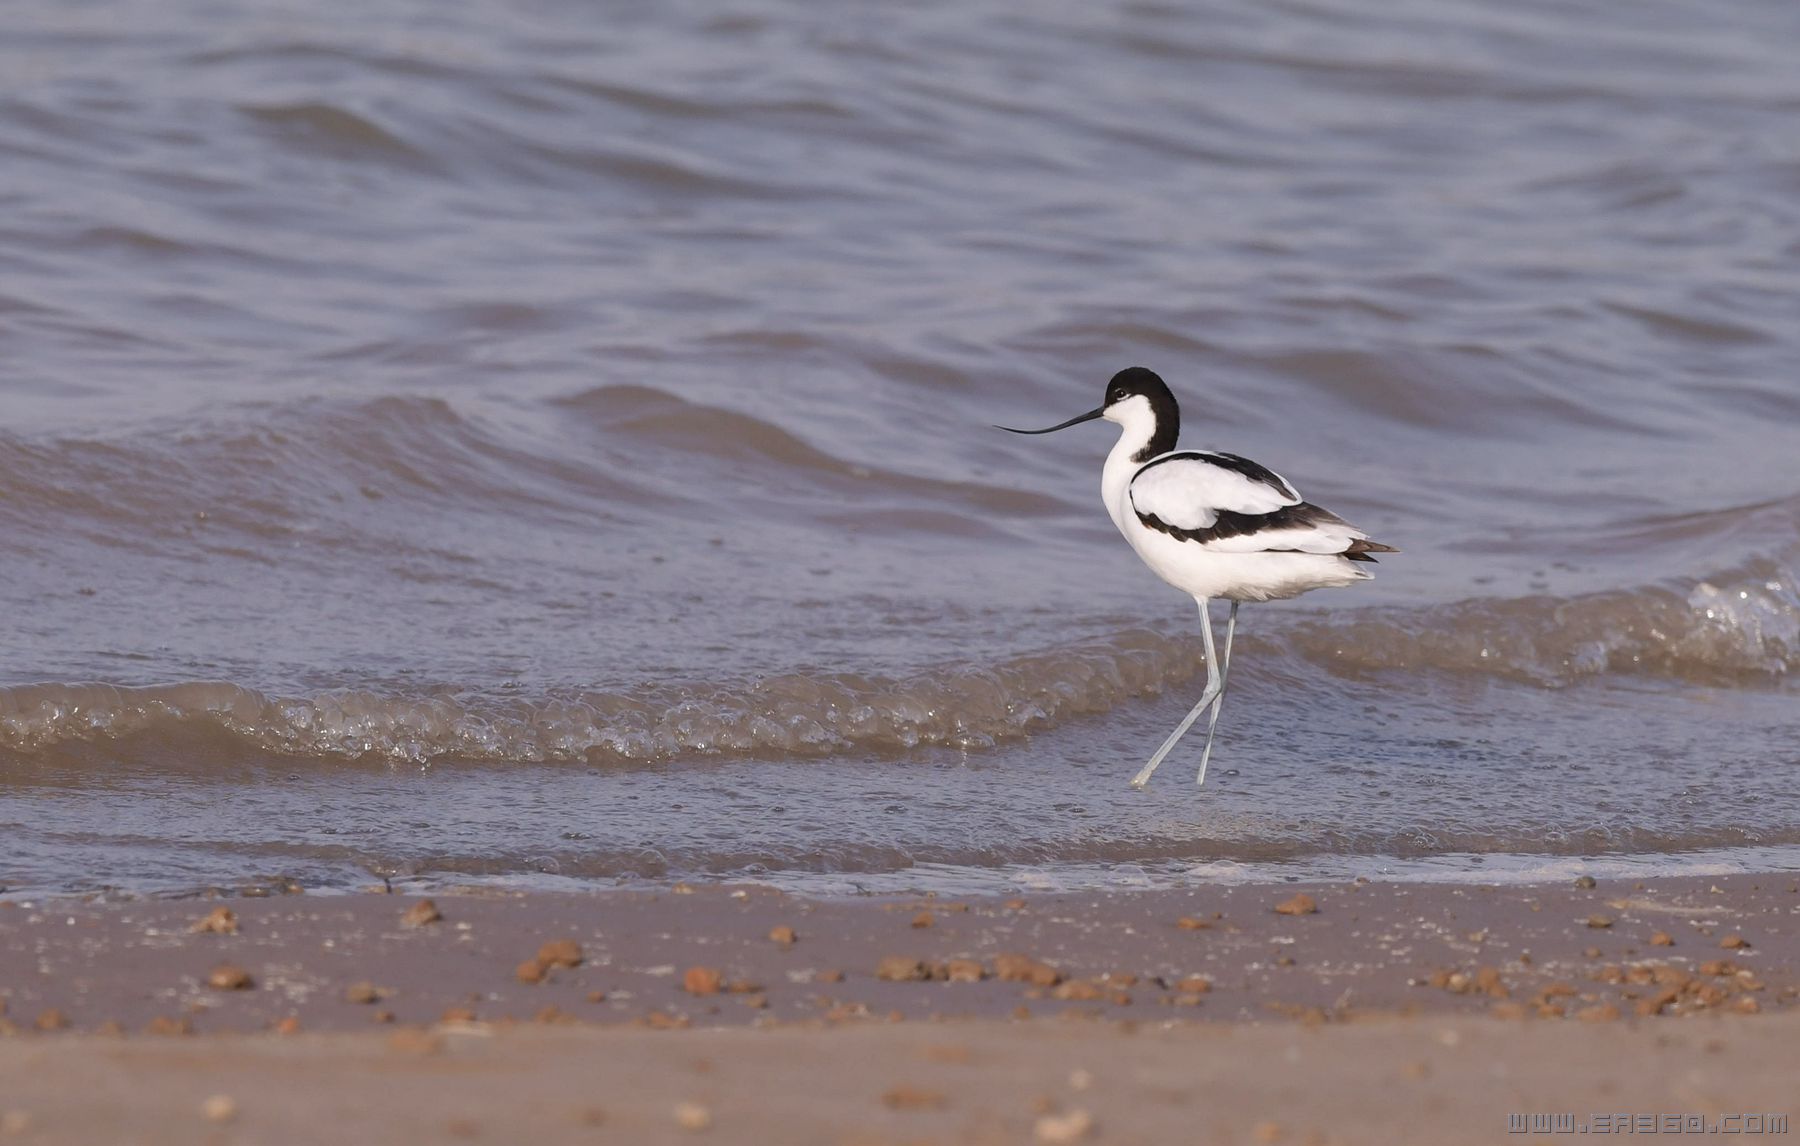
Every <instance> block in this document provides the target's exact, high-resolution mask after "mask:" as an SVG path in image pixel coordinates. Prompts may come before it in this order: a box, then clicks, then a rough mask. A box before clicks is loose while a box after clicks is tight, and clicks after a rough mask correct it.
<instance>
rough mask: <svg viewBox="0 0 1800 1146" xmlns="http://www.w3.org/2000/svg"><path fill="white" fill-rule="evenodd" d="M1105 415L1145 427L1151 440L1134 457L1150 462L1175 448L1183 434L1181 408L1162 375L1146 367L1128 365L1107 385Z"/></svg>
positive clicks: (1107, 418)
mask: <svg viewBox="0 0 1800 1146" xmlns="http://www.w3.org/2000/svg"><path fill="white" fill-rule="evenodd" d="M1101 411H1102V413H1101V415H1100V416H1101V417H1103V418H1105V419H1106V420H1107V421H1109V422H1117V423H1119V424H1120V425H1122V426H1125V427H1127V429H1128V430H1129V429H1130V428H1131V427H1133V426H1135V425H1141V426H1144V427H1145V428H1146V429H1147V430H1148V432H1149V435H1150V440H1149V441H1148V442H1147V443H1146V444H1145V445H1144V448H1143V449H1141V450H1139V451H1138V452H1137V453H1135V454H1133V455H1132V457H1133V458H1134V459H1135V460H1137V461H1140V462H1147V461H1149V460H1150V459H1151V458H1154V457H1156V456H1157V455H1159V454H1166V453H1168V452H1169V451H1170V450H1172V449H1174V448H1175V442H1176V439H1178V438H1179V437H1180V436H1181V408H1180V407H1178V406H1177V405H1176V404H1175V395H1173V394H1171V393H1170V392H1169V386H1168V384H1167V383H1166V382H1164V381H1163V380H1162V375H1160V374H1158V373H1157V372H1156V371H1154V370H1147V369H1145V368H1144V367H1142V366H1127V367H1126V368H1125V369H1123V370H1121V371H1119V372H1118V373H1117V374H1114V375H1113V376H1112V381H1110V382H1108V383H1107V384H1106V404H1105V405H1104V406H1102V407H1101Z"/></svg>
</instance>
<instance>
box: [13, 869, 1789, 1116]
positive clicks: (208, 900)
mask: <svg viewBox="0 0 1800 1146" xmlns="http://www.w3.org/2000/svg"><path fill="white" fill-rule="evenodd" d="M1586 882H1587V881H1585V880H1584V881H1581V883H1578V884H1562V885H1556V886H1514V887H1497V886H1479V885H1470V886H1455V885H1421V884H1404V883H1392V884H1387V883H1348V884H1328V885H1319V884H1246V885H1239V886H1233V887H1211V888H1197V889H1194V890H1191V891H1180V892H1169V891H1145V892H1127V893H1071V894H1044V895H1029V896H1024V897H1020V898H1013V899H1004V900H1002V899H966V900H949V899H944V898H939V897H929V896H925V897H906V898H893V899H833V900H812V899H803V898H798V897H794V896H790V895H784V894H781V893H778V892H774V891H770V890H768V889H765V888H759V887H721V886H704V887H694V888H676V889H674V890H670V891H660V892H627V891H619V892H609V893H599V894H587V895H547V894H497V893H491V892H490V893H485V894H475V893H456V892H451V893H449V894H434V895H433V896H432V897H431V898H430V900H429V902H427V901H425V900H422V899H420V898H417V897H411V896H404V895H391V894H379V893H364V894H353V895H334V896H326V895H308V894H306V893H304V891H302V890H300V889H296V888H289V889H287V890H286V893H283V889H280V888H269V887H253V888H247V889H236V891H235V892H232V893H223V892H221V893H219V894H217V895H216V896H213V897H204V898H189V899H180V900H138V901H129V902H114V903H99V902H75V901H64V900H59V901H47V902H21V901H18V900H13V901H8V902H7V903H5V904H4V905H3V906H0V998H3V999H4V1001H5V1017H4V1020H3V1021H4V1026H3V1027H0V1030H4V1031H5V1032H6V1034H7V1035H9V1036H11V1037H8V1038H4V1039H0V1117H4V1118H5V1119H6V1120H7V1121H6V1122H5V1127H6V1128H7V1132H8V1133H10V1134H12V1135H14V1136H15V1137H17V1138H18V1139H19V1140H20V1141H42V1142H75V1141H101V1140H115V1141H125V1140H132V1141H144V1142H162V1141H170V1142H173V1141H190V1140H193V1138H194V1137H195V1136H196V1135H197V1134H202V1133H205V1134H209V1135H212V1136H213V1137H214V1138H216V1139H217V1140H220V1141H264V1140H267V1141H302V1140H313V1139H317V1140H321V1141H322V1140H327V1139H329V1140H332V1141H345V1140H363V1141H398V1140H430V1139H434V1138H444V1139H453V1140H471V1141H496V1142H499V1141H525V1140H529V1141H545V1142H552V1141H554V1142H560V1141H606V1140H616V1141H638V1142H643V1141H664V1140H678V1139H683V1138H687V1137H691V1136H693V1135H695V1134H698V1133H710V1134H712V1135H714V1136H715V1137H717V1138H720V1139H723V1140H729V1141H746V1142H831V1143H839V1142H910V1141H938V1142H987V1141H995V1142H1000V1141H1026V1140H1032V1139H1033V1138H1034V1137H1035V1138H1036V1140H1039V1141H1052V1142H1053V1141H1087V1140H1093V1141H1106V1142H1140V1141H1141V1142H1152V1141H1172V1140H1186V1141H1221V1142H1233V1141H1245V1142H1280V1141H1293V1142H1388V1141H1395V1140H1408V1139H1411V1140H1426V1139H1427V1138H1428V1139H1429V1140H1431V1141H1438V1142H1462V1141H1468V1142H1481V1141H1491V1140H1494V1139H1496V1138H1498V1137H1500V1136H1502V1135H1506V1134H1508V1133H1509V1129H1508V1124H1507V1116H1508V1115H1509V1114H1518V1115H1521V1116H1523V1115H1528V1114H1531V1113H1538V1114H1544V1115H1549V1114H1562V1113H1567V1114H1571V1115H1573V1116H1574V1117H1575V1118H1576V1119H1577V1120H1582V1119H1586V1118H1588V1117H1589V1116H1590V1115H1594V1116H1599V1115H1605V1117H1606V1118H1609V1119H1610V1118H1612V1117H1614V1116H1616V1115H1620V1114H1631V1115H1633V1116H1635V1115H1637V1114H1639V1113H1643V1114H1646V1115H1651V1114H1654V1115H1658V1116H1660V1115H1664V1114H1670V1113H1674V1114H1687V1115H1692V1116H1693V1117H1695V1118H1700V1119H1709V1118H1710V1119H1715V1120H1716V1119H1720V1118H1726V1117H1728V1116H1736V1115H1751V1114H1754V1115H1758V1116H1761V1115H1765V1114H1766V1115H1777V1116H1785V1115H1787V1114H1788V1113H1789V1111H1788V1110H1787V1108H1786V1106H1784V1105H1783V1104H1784V1103H1787V1102H1789V1101H1790V1100H1791V1094H1792V1083H1791V1079H1792V1072H1791V1069H1790V1068H1789V1067H1788V1066H1786V1065H1785V1064H1786V1063H1788V1062H1789V1061H1790V1060H1791V1054H1789V1053H1788V1051H1787V1049H1786V1048H1790V1047H1791V1046H1792V1045H1793V1039H1794V1037H1795V1035H1796V1033H1797V1032H1800V1027H1797V1026H1796V1023H1800V1017H1796V1016H1794V1015H1792V1014H1789V1013H1784V1012H1791V1011H1792V1010H1793V1009H1794V1005H1795V1002H1796V1000H1797V998H1800V974H1797V971H1800V928H1797V926H1796V924H1797V922H1800V882H1797V881H1796V880H1794V879H1793V878H1790V877H1782V876H1775V877H1758V876H1732V877H1716V878H1704V877H1703V878H1674V879H1655V880H1647V881H1643V882H1621V881H1602V882H1600V883H1598V884H1596V885H1594V886H1591V887H1589V886H1583V885H1582V884H1585V883H1586ZM246 891H247V892H249V893H251V894H244V892H246ZM1548 1125H1549V1124H1546V1126H1548ZM1529 1127H1530V1124H1529V1123H1526V1124H1520V1129H1521V1130H1523V1131H1529Z"/></svg>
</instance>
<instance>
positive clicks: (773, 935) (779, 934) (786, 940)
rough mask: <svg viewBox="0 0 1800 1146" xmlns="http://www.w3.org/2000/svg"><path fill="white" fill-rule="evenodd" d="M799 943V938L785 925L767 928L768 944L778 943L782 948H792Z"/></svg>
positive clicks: (778, 924)
mask: <svg viewBox="0 0 1800 1146" xmlns="http://www.w3.org/2000/svg"><path fill="white" fill-rule="evenodd" d="M799 941H800V936H799V935H798V934H796V933H795V931H794V929H793V928H792V927H789V926H788V925H787V924H785V923H777V924H776V925H775V926H773V927H771V928H769V942H771V943H778V944H780V945H781V946H783V947H792V946H793V945H794V944H796V943H798V942H799Z"/></svg>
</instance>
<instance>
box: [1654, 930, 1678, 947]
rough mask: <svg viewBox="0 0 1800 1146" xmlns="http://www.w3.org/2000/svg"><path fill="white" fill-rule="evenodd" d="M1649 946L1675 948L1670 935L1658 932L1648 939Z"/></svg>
mask: <svg viewBox="0 0 1800 1146" xmlns="http://www.w3.org/2000/svg"><path fill="white" fill-rule="evenodd" d="M1650 946H1652V947H1673V946H1675V937H1674V936H1673V935H1670V934H1669V933H1668V932H1667V931H1658V932H1657V933H1656V934H1655V935H1652V936H1651V937H1650Z"/></svg>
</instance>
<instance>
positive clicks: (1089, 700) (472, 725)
mask: <svg viewBox="0 0 1800 1146" xmlns="http://www.w3.org/2000/svg"><path fill="white" fill-rule="evenodd" d="M1269 621H1270V624H1268V625H1263V624H1261V623H1259V628H1263V629H1264V630H1265V632H1264V633H1263V634H1259V635H1257V636H1254V637H1251V638H1249V639H1247V640H1246V641H1245V645H1246V646H1248V647H1249V648H1250V649H1251V650H1253V651H1252V652H1251V657H1250V660H1249V662H1248V663H1250V664H1251V665H1252V666H1253V667H1252V669H1251V671H1257V667H1255V666H1259V665H1260V664H1261V663H1263V661H1264V658H1266V657H1267V656H1269V655H1270V654H1271V653H1277V654H1279V653H1285V654H1286V655H1287V656H1289V657H1291V658H1295V659H1298V660H1300V661H1303V662H1307V663H1310V664H1313V665H1315V666H1320V667H1324V668H1326V669H1329V670H1331V671H1333V672H1337V673H1351V674H1357V673H1367V672H1378V671H1379V672H1404V671H1421V670H1424V671H1436V672H1449V673H1478V674H1482V675H1491V676H1497V677H1500V678H1503V679H1508V680H1513V681H1517V682H1522V683H1527V684H1532V685H1539V686H1545V687H1560V686H1565V685H1569V684H1573V683H1575V682H1577V681H1580V680H1582V679H1585V678H1591V677H1596V676H1599V675H1602V674H1635V675H1643V676H1650V677H1655V678H1666V679H1669V680H1673V681H1680V682H1690V683H1700V684H1708V685H1734V684H1735V685H1745V686H1751V687H1756V686H1765V687H1766V686H1768V685H1770V684H1775V683H1779V682H1781V681H1782V680H1784V679H1785V678H1786V677H1787V675H1788V673H1789V672H1790V671H1792V670H1793V669H1794V668H1795V667H1796V665H1797V664H1800V591H1797V588H1796V579H1795V577H1794V576H1793V573H1792V570H1791V569H1789V568H1788V567H1787V566H1785V565H1784V564H1782V563H1779V562H1775V561H1759V562H1752V563H1750V564H1748V565H1746V566H1744V567H1743V568H1741V569H1739V570H1737V571H1735V572H1734V573H1732V574H1730V575H1721V576H1719V577H1715V578H1711V579H1708V580H1704V581H1700V582H1696V583H1694V584H1691V585H1689V586H1688V587H1686V588H1685V589H1681V588H1674V587H1648V588H1640V589H1634V590H1619V591H1611V592H1601V593H1593V594H1588V595H1584V596H1579V597H1571V598H1554V597H1524V598H1516V599H1472V600H1467V601H1461V602H1456V603H1452V604H1447V605H1439V606H1429V607H1424V608H1416V609H1394V608H1370V609H1363V610H1356V611H1346V612H1340V613H1334V614H1323V613H1319V614H1301V615H1299V616H1296V617H1293V618H1292V619H1291V620H1289V621H1287V623H1285V624H1282V623H1280V622H1279V621H1277V620H1276V619H1275V617H1273V616H1272V617H1270V618H1269ZM1257 646H1262V647H1260V648H1258V647H1257ZM1271 646H1273V647H1271ZM1202 667H1203V661H1202V659H1201V656H1200V651H1199V642H1198V641H1197V640H1195V639H1193V638H1192V636H1191V635H1189V634H1177V635H1174V636H1169V635H1161V634H1157V633H1152V632H1148V631H1145V630H1129V631H1125V632H1122V633H1119V634H1117V635H1115V636H1113V637H1111V638H1108V639H1105V640H1100V641H1093V642H1088V643H1083V644H1078V645H1073V646H1067V647H1063V648H1055V649H1050V650H1046V651H1041V652H1035V653H1029V654H1025V655H1021V656H1017V657H1014V658H1011V659H1009V660H1006V661H1003V662H1000V663H998V664H994V665H986V666H982V665H968V664H962V665H951V666H945V667H940V668H937V669H933V670H929V671H925V672H921V673H916V674H912V675H909V676H904V677H877V676H860V675H856V674H850V673H829V674H806V673H791V674H786V675H779V676H769V677H765V678H761V679H757V680H753V681H748V682H744V683H742V684H735V685H734V684H705V683H702V684H687V685H667V686H659V687H651V688H645V689H642V690H638V691H626V692H595V691H583V690H576V689H570V690H552V691H550V692H548V693H546V694H544V695H542V696H539V697H536V698H527V697H520V696H516V695H505V694H503V695H490V694H484V693H480V692H460V691H455V690H452V689H443V690H440V691H435V692H426V693H423V694H420V695H411V696H407V695H389V694H384V693H381V692H378V691H373V690H363V689H340V690H330V691H324V692H320V693H317V694H314V695H308V696H277V695H268V694H265V693H263V692H260V691H258V690H256V689H253V688H249V687H245V686H243V685H239V684H233V683H229V682H197V683H182V684H168V685H155V686H145V687H126V686H114V685H107V684H37V685H27V686H22V687H14V688H9V689H3V690H0V752H6V753H9V754H17V755H25V756H31V755H36V754H41V753H52V752H56V751H58V750H63V749H68V748H71V747H73V746H78V745H82V744H94V743H107V744H110V745H112V746H113V747H115V748H122V747H125V746H127V745H129V744H132V743H137V744H145V743H150V744H162V745H181V746H186V747H188V748H191V749H195V750H200V749H204V748H205V747H207V746H209V745H210V746H212V747H214V748H217V749H219V750H221V751H233V750H238V751H241V750H244V749H250V750H257V751H262V752H268V753H274V754H279V755H282V756H292V757H305V758H314V759H323V760H341V761H354V760H371V761H385V762H393V763H414V764H425V763H429V762H432V761H438V760H446V761H450V760H454V761H476V762H480V761H490V762H504V761H531V762H537V761H581V762H587V763H591V764H602V765H604V764H630V763H640V764H641V763H655V762H660V761H666V760H671V759H677V758H682V757H692V756H715V755H726V756H765V755H786V756H807V757H818V756H827V755H831V754H834V753H840V752H845V751H850V750H856V751H865V752H875V753H883V752H903V751H906V750H909V749H913V748H917V747H921V746H929V745H944V746H951V747H956V748H963V749H983V748H988V747H991V746H993V745H994V744H996V743H998V742H1001V741H1004V740H1007V739H1011V738H1016V737H1019V736H1022V735H1025V734H1028V733H1031V732H1035V731H1041V730H1044V729H1047V728H1050V727H1052V726H1054V725H1056V724H1057V723H1059V722H1062V721H1065V720H1069V719H1072V718H1076V717H1080V716H1084V715H1088V714H1093V713H1098V712H1103V711H1106V710H1108V709H1110V708H1113V707H1115V706H1117V705H1118V704H1120V703H1122V702H1124V701H1125V700H1127V699H1129V698H1132V697H1137V696H1143V695H1150V694H1156V693H1160V692H1161V691H1163V690H1164V689H1165V688H1167V687H1169V686H1171V685H1174V684H1178V683H1180V682H1182V681H1184V680H1186V679H1188V678H1190V677H1192V676H1193V675H1194V674H1195V673H1196V672H1197V671H1199V670H1200V669H1201V668H1202ZM1321 687H1329V686H1328V685H1321Z"/></svg>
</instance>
